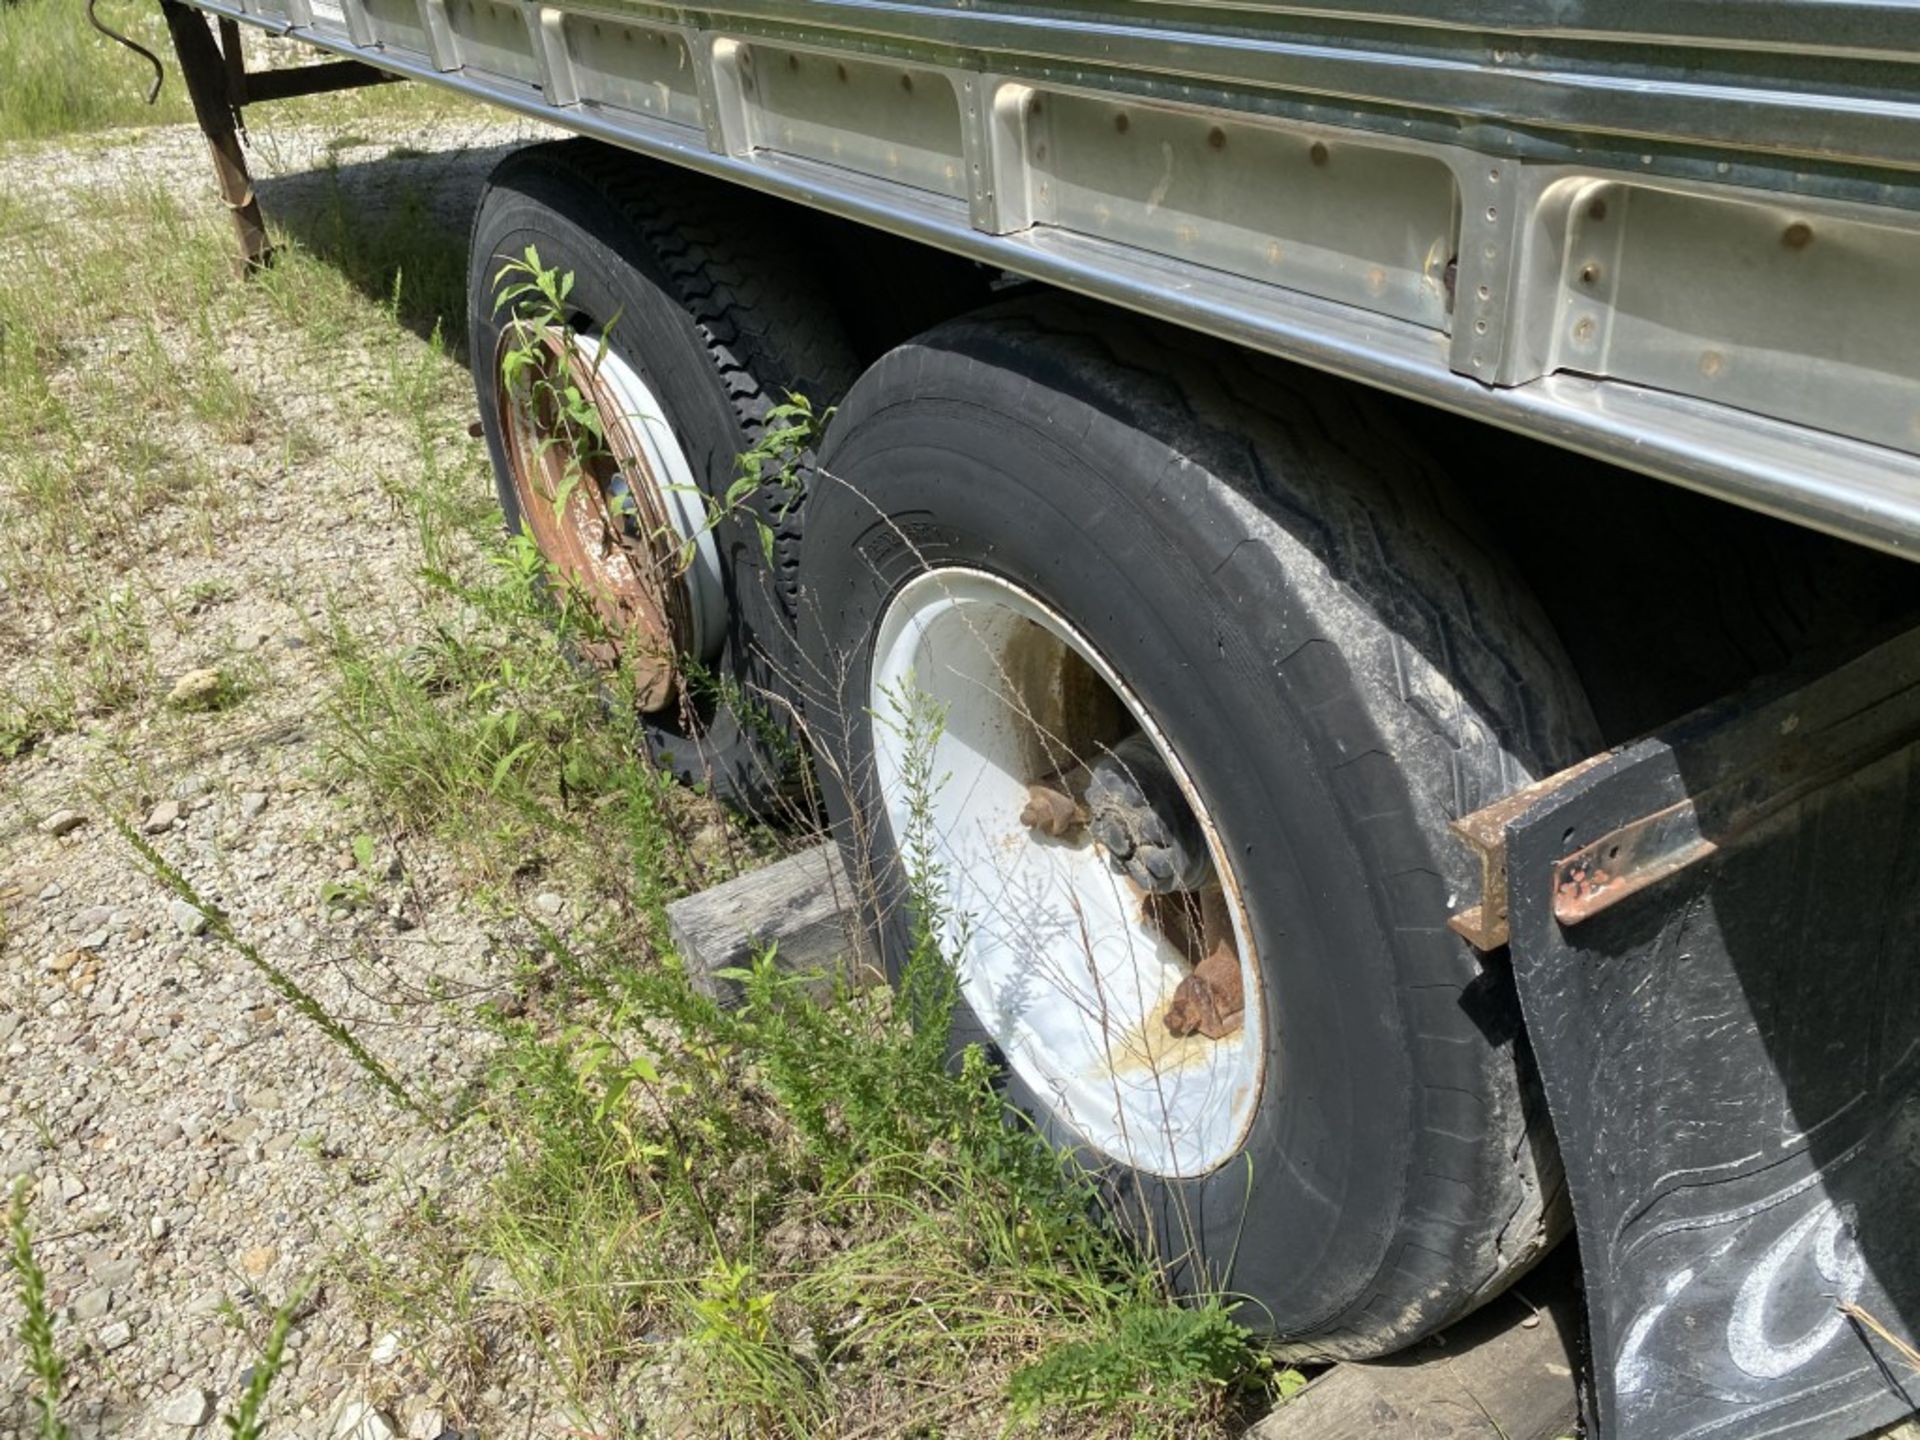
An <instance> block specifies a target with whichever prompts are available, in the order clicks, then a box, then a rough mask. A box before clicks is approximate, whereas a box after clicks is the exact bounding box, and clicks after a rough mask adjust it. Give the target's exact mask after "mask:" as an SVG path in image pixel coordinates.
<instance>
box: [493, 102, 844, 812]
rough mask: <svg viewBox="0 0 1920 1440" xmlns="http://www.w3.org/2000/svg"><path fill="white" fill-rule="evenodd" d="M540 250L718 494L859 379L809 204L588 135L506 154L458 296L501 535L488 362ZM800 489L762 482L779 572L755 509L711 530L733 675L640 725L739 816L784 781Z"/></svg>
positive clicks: (507, 504)
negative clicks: (793, 204) (783, 409)
mask: <svg viewBox="0 0 1920 1440" xmlns="http://www.w3.org/2000/svg"><path fill="white" fill-rule="evenodd" d="M529 245H532V246H535V247H537V248H538V250H539V254H540V261H541V264H542V265H544V266H548V267H553V268H556V269H559V270H561V271H563V272H564V271H570V272H572V274H573V276H574V286H573V289H572V291H571V293H570V294H569V296H568V303H569V305H570V306H572V307H575V309H576V310H577V317H575V316H570V317H569V318H570V319H573V318H578V319H579V320H580V321H583V322H593V323H594V324H597V325H607V324H608V323H609V322H614V323H612V326H611V329H610V330H609V332H608V335H609V344H610V347H611V348H612V349H613V350H615V351H617V352H618V353H619V354H620V355H621V356H622V358H624V359H625V360H627V361H628V362H629V363H631V364H632V365H633V366H634V367H635V368H636V369H637V370H638V371H639V373H640V375H641V377H642V379H644V380H645V381H646V382H647V384H648V386H649V388H650V389H652V390H653V392H654V393H655V394H656V395H658V396H659V397H660V400H661V403H662V405H663V406H664V407H665V409H666V412H667V417H668V419H669V421H670V422H671V423H672V426H673V429H674V433H675V435H676V437H677V438H678V440H679V441H680V444H681V447H682V449H683V450H684V451H685V453H686V454H687V456H688V458H689V460H690V462H691V464H692V468H693V472H694V475H695V478H696V480H697V481H698V482H699V483H700V484H701V486H702V487H703V488H704V489H705V490H706V491H707V493H708V495H709V496H715V497H717V496H721V495H723V494H724V493H725V492H726V490H727V487H728V486H729V484H730V483H731V482H732V481H733V480H734V478H735V476H736V475H737V474H738V473H739V470H738V457H739V455H740V454H741V453H742V452H744V451H745V450H747V449H748V448H750V447H751V446H752V445H753V444H754V443H756V442H757V441H758V439H759V438H760V436H761V434H762V432H763V430H764V428H765V425H766V422H767V417H768V413H769V412H770V411H771V410H772V408H773V407H774V406H776V405H778V404H780V403H782V402H783V401H785V400H786V398H787V396H788V394H789V393H793V394H798V395H804V396H806V397H807V398H808V399H809V400H811V401H812V402H814V404H815V405H816V406H817V407H819V409H821V410H822V411H824V410H825V409H826V408H827V407H829V406H831V405H832V404H833V403H834V402H836V401H837V400H838V399H839V397H840V396H841V394H842V393H844V391H845V390H846V388H847V386H848V385H850V384H851V383H852V381H853V377H854V376H855V375H857V374H858V373H859V364H858V361H857V359H856V358H855V354H854V350H853V347H852V345H851V343H850V342H849V341H848V339H847V336H846V332H845V330H844V328H843V327H842V325H841V323H840V320H839V317H838V315H837V313H836V311H835V309H834V306H833V305H832V304H831V302H830V301H829V299H828V298H827V296H826V294H825V293H824V290H823V289H822V287H821V285H820V283H819V276H820V275H821V274H822V273H823V272H824V268H825V264H826V259H825V257H824V256H823V255H822V254H821V253H819V251H818V250H817V249H816V247H815V237H814V234H813V231H812V229H811V227H810V225H809V223H808V219H807V217H806V216H805V214H804V213H800V212H795V211H792V210H791V209H789V208H786V207H781V206H778V205H777V204H776V203H775V202H772V201H767V200H764V199H763V198H761V197H759V196H755V195H753V194H752V193H751V192H747V191H743V190H740V189H738V188H737V187H734V186H728V185H723V184H720V183H718V182H716V181H712V180H709V179H706V178H705V177H702V176H698V175H693V174H689V173H687V172H684V171H680V170H676V169H673V168H671V167H667V166H661V165H656V164H654V163H652V162H649V161H646V160H643V159H639V158H637V157H635V156H631V155H627V154H624V153H622V152H619V151H614V150H610V149H608V148H607V147H605V146H602V145H597V144H594V143H593V142H590V141H585V140H563V141H558V142H555V143H551V144H542V145H534V146H530V147H528V148H527V149H524V150H518V151H515V152H514V153H513V154H512V155H509V156H508V157H507V158H506V159H505V160H503V161H502V162H501V163H500V165H499V166H498V167H497V168H496V169H495V170H494V172H493V174H492V175H491V176H490V177H489V179H488V181H487V188H486V191H485V193H484V194H483V195H482V197H481V201H480V206H479V209H478V212H477V213H476V215H475V218H474V225H473V234H472V240H471V247H470V251H469V254H470V262H469V266H468V293H467V301H468V325H469V331H468V333H469V336H470V343H471V347H472V366H473V373H474V384H475V389H476V391H477V393H478V396H479V401H480V418H481V424H482V427H483V430H484V433H485V435H486V440H487V448H488V451H489V453H490V455H491V457H492V460H493V467H494V475H495V477H496V480H497V482H498V489H499V493H500V503H501V507H502V509H503V510H504V511H505V514H506V520H507V524H508V526H509V528H518V526H519V525H520V523H521V516H520V511H519V501H518V497H517V495H516V493H515V490H514V486H513V484H512V482H511V480H510V479H509V471H508V467H507V457H506V453H505V449H504V442H503V427H502V420H501V416H500V413H499V393H498V388H497V384H496V377H495V374H494V365H495V363H496V361H495V354H496V349H497V345H498V340H499V335H500V331H501V328H502V325H503V323H504V319H505V317H504V316H503V315H501V314H499V313H497V312H496V306H495V296H496V294H497V283H498V282H497V279H496V277H497V275H498V273H499V270H500V267H501V265H502V264H503V263H504V262H505V261H507V260H509V259H516V260H517V259H519V258H520V257H521V256H522V255H523V254H524V253H525V251H526V249H527V247H528V246H529ZM615 317H617V321H616V319H615ZM810 464H811V457H810V456H806V457H803V460H802V464H801V466H800V469H799V472H798V473H797V474H796V475H795V476H793V477H792V483H793V486H795V487H797V488H799V489H800V490H801V491H802V492H804V486H805V484H806V477H807V473H808V471H809V469H810ZM792 501H793V496H792V494H791V492H790V490H788V491H783V490H780V489H777V488H776V487H775V486H774V485H771V484H769V485H766V486H763V487H762V488H761V489H760V490H759V491H758V492H757V493H755V494H754V495H752V496H750V497H748V505H749V508H750V509H751V511H752V513H753V514H754V515H755V516H757V517H758V519H759V521H760V522H761V523H764V524H765V525H768V526H770V527H771V528H772V530H773V534H774V544H773V555H772V564H771V565H770V566H769V565H768V564H767V563H766V562H765V559H764V554H765V551H764V547H763V545H762V543H761V539H760V531H759V528H758V526H757V525H756V524H754V523H752V522H751V521H749V520H748V519H747V518H746V517H745V516H744V515H741V516H736V517H734V518H728V519H724V520H722V522H721V523H720V524H719V525H718V526H717V527H716V531H715V538H716V540H717V541H718V542H719V545H720V549H721V558H722V563H723V567H724V569H725V573H726V582H727V592H728V593H727V599H728V602H729V610H730V621H729V627H728V635H727V641H726V647H725V650H724V651H723V653H722V654H721V656H720V657H719V659H718V661H717V662H716V665H715V667H714V668H715V671H716V673H717V674H719V675H720V676H723V677H725V679H726V680H728V681H731V682H732V684H731V685H728V686H726V687H725V691H726V693H725V694H721V695H717V696H716V695H712V694H709V695H707V696H705V697H702V699H701V700H700V702H699V704H698V706H697V708H696V709H695V712H694V713H691V714H689V713H687V710H688V707H685V706H680V707H677V708H676V709H674V710H670V711H666V712H662V713H660V714H657V715H651V716H647V717H644V721H645V725H646V729H647V736H648V744H649V747H650V749H651V750H652V751H653V752H654V754H655V755H656V756H657V757H658V758H659V760H660V761H661V763H662V764H664V765H666V766H667V767H668V768H670V769H672V770H673V771H675V772H676V773H677V774H679V775H680V776H681V777H682V778H684V779H688V780H694V781H703V782H705V783H708V784H710V785H711V786H712V787H713V788H714V790H715V791H716V792H717V793H720V794H722V795H724V796H726V797H727V798H729V799H732V800H733V801H735V802H736V803H738V804H741V805H743V806H745V807H748V808H759V807H761V806H764V805H766V804H768V803H769V802H770V801H771V798H772V796H773V794H774V792H775V791H776V790H777V789H778V787H779V785H780V783H781V781H782V779H783V769H784V766H783V764H782V759H781V755H780V752H781V750H782V749H783V748H785V747H784V746H783V744H782V741H781V736H780V732H781V730H782V728H783V726H784V722H785V716H786V714H787V711H786V709H785V708H784V706H783V704H782V701H783V699H784V696H785V694H786V692H787V689H788V688H789V679H788V677H789V676H790V674H791V670H792V666H793V659H794V657H793V655H792V653H791V652H792V642H791V636H792V615H793V597H794V591H795V585H796V571H797V566H798V563H799V526H800V518H801V515H802V513H803V512H802V509H801V507H800V506H799V505H797V504H794V503H792ZM730 696H739V697H744V703H735V701H734V700H732V699H730V698H729V697H730ZM742 712H745V713H742Z"/></svg>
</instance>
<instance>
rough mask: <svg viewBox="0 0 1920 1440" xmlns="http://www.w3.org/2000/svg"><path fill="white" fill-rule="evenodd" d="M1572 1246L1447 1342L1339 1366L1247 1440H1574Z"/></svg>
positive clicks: (1576, 1306)
mask: <svg viewBox="0 0 1920 1440" xmlns="http://www.w3.org/2000/svg"><path fill="white" fill-rule="evenodd" d="M1572 1248H1573V1247H1572V1246H1571V1245H1570V1244H1569V1245H1566V1246H1563V1247H1562V1248H1561V1252H1560V1254H1559V1255H1557V1256H1555V1257H1553V1259H1552V1260H1550V1261H1549V1262H1548V1264H1547V1265H1546V1266H1543V1267H1542V1269H1541V1270H1540V1271H1536V1272H1535V1273H1534V1274H1533V1275H1532V1276H1530V1277H1528V1278H1527V1279H1524V1280H1522V1281H1521V1282H1520V1285H1519V1289H1518V1292H1515V1291H1508V1292H1507V1294H1505V1295H1502V1296H1501V1297H1500V1298H1499V1299H1497V1300H1494V1301H1493V1302H1492V1303H1491V1304H1489V1305H1487V1306H1485V1307H1484V1308H1483V1309H1481V1310H1479V1311H1477V1312H1476V1313H1475V1314H1473V1315H1470V1316H1468V1317H1467V1318H1466V1319H1465V1320H1463V1321H1461V1322H1460V1323H1459V1324H1457V1325H1455V1326H1453V1327H1452V1328H1451V1329H1449V1330H1447V1331H1446V1332H1445V1333H1444V1335H1442V1336H1441V1337H1439V1341H1438V1342H1436V1341H1428V1342H1426V1343H1425V1344H1422V1345H1418V1346H1415V1347H1414V1349H1413V1350H1412V1351H1410V1352H1408V1353H1407V1354H1405V1355H1396V1356H1393V1357H1391V1358H1390V1359H1386V1360H1372V1361H1367V1362H1366V1363H1364V1364H1360V1363H1348V1364H1344V1365H1336V1366H1334V1368H1333V1369H1331V1370H1329V1371H1327V1373H1326V1374H1324V1375H1322V1376H1320V1377H1319V1378H1318V1379H1316V1380H1315V1381H1314V1382H1313V1383H1312V1384H1311V1385H1309V1386H1307V1388H1306V1389H1304V1390H1302V1391H1301V1392H1300V1393H1299V1394H1298V1395H1296V1396H1294V1398H1293V1399H1292V1400H1290V1401H1288V1402H1287V1403H1286V1404H1285V1405H1282V1406H1280V1407H1279V1408H1278V1409H1276V1410H1275V1411H1274V1412H1273V1413H1272V1414H1270V1415H1268V1416H1267V1417H1266V1418H1265V1419H1264V1420H1262V1421H1260V1422H1259V1423H1258V1424H1257V1425H1255V1426H1254V1427H1253V1428H1252V1430H1250V1431H1249V1432H1248V1440H1558V1437H1560V1436H1563V1435H1572V1434H1573V1433H1574V1422H1575V1418H1576V1416H1577V1413H1578V1402H1577V1400H1576V1397H1575V1391H1574V1383H1575V1382H1574V1375H1575V1373H1576V1371H1577V1369H1578V1366H1577V1364H1576V1361H1577V1358H1578V1348H1577V1347H1578V1343H1579V1339H1578V1337H1579V1335H1580V1326H1581V1317H1580V1301H1579V1294H1578V1291H1576V1290H1575V1288H1574V1284H1573V1256H1572V1254H1571V1253H1570V1252H1571V1251H1572ZM1522 1295H1524V1296H1526V1297H1527V1298H1526V1299H1522V1298H1521V1296H1522ZM1528 1300H1531V1301H1532V1302H1533V1303H1532V1304H1529V1303H1527V1301H1528ZM1536 1305H1537V1306H1538V1307H1539V1308H1538V1309H1535V1308H1534V1307H1535V1306H1536Z"/></svg>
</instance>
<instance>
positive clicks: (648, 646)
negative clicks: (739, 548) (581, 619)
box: [495, 322, 726, 711]
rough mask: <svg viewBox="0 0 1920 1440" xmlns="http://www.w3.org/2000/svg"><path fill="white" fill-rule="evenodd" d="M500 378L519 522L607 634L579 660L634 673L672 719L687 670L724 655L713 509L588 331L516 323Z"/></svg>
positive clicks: (506, 340) (645, 390)
mask: <svg viewBox="0 0 1920 1440" xmlns="http://www.w3.org/2000/svg"><path fill="white" fill-rule="evenodd" d="M529 345H530V346H531V348H532V349H533V351H534V362H533V363H532V364H531V365H528V366H526V367H524V368H523V370H522V371H521V374H522V375H523V376H524V377H525V378H523V379H522V380H520V381H519V382H518V383H517V384H514V385H511V386H510V385H509V384H508V382H507V380H506V378H505V376H506V369H505V363H504V362H505V360H506V357H507V354H508V351H509V349H511V348H514V347H520V346H529ZM495 373H496V374H498V375H500V376H501V380H500V414H501V416H502V419H503V421H504V424H505V429H506V436H505V438H506V451H507V458H508V464H509V468H510V470H511V473H512V480H513V486H514V491H515V494H516V496H517V497H518V499H519V507H520V515H521V518H522V521H523V523H524V524H525V525H526V527H527V529H528V531H529V532H530V533H531V534H532V536H533V539H534V543H535V544H536V545H538V546H539V548H540V553H541V554H542V555H544V556H545V557H546V558H547V560H548V561H549V562H550V563H551V564H552V565H553V567H554V569H555V570H556V571H557V572H558V574H559V576H560V578H561V579H562V581H563V582H564V583H565V584H566V585H567V586H569V587H571V588H572V589H574V590H575V591H577V592H578V593H579V594H580V596H581V597H582V598H583V599H584V600H585V601H586V603H587V605H588V606H589V607H590V609H591V611H592V613H593V615H594V617H595V619H596V620H597V622H598V629H599V633H598V634H596V635H595V636H593V637H591V638H590V639H589V640H588V641H586V642H585V643H584V644H583V645H582V646H581V649H582V651H583V653H584V654H585V655H586V656H587V658H588V659H590V660H592V661H593V662H594V663H596V664H599V665H602V666H604V667H606V668H608V669H615V668H618V669H621V670H624V672H625V673H626V675H627V676H628V677H629V679H630V680H631V682H632V684H633V686H634V693H635V698H636V702H637V703H638V705H639V707H640V708H641V709H642V710H645V711H658V710H662V709H665V708H666V707H667V706H668V705H670V704H671V703H672V702H673V700H674V699H675V697H676V695H677V694H678V693H679V682H680V670H681V662H682V660H683V658H684V657H688V656H691V657H693V658H695V659H699V660H709V659H712V658H713V657H714V656H715V655H716V654H717V653H718V652H719V650H720V647H721V645H722V643H723V642H724V639H725V631H726V598H725V590H724V586H723V585H722V582H721V572H720V560H719V554H718V550H717V548H716V546H715V545H714V541H713V536H712V533H711V525H710V523H709V521H708V517H707V510H706V505H705V502H704V500H703V499H702V497H701V492H700V490H699V487H698V486H697V485H696V484H695V482H694V478H693V472H692V467H691V466H690V465H689V463H688V461H687V458H686V455H685V453H684V452H683V451H682V450H681V448H680V444H679V442H678V440H677V439H676V438H675V436H674V433H673V429H672V426H671V425H670V424H669V423H668V421H667V418H666V414H665V411H664V409H663V408H662V407H661V405H660V402H659V400H658V398H657V397H656V396H655V395H654V393H653V391H652V390H651V388H649V387H648V385H647V384H646V382H645V381H644V380H642V379H641V377H640V375H639V373H638V371H636V370H635V369H634V367H633V366H632V365H630V364H629V363H628V362H627V361H626V360H625V359H623V358H622V357H621V356H620V355H619V354H618V353H616V352H615V351H614V350H613V349H612V348H611V347H610V346H609V345H607V344H606V343H605V338H604V336H602V335H597V334H595V333H593V332H590V331H589V332H583V333H579V334H575V333H573V332H570V331H565V330H562V329H560V328H558V327H554V326H546V327H541V328H540V329H539V331H538V332H533V331H532V329H531V327H530V326H528V325H526V324H525V323H524V322H516V323H515V324H514V325H510V326H509V327H507V329H506V330H505V331H504V332H503V333H502V335H501V339H500V352H499V363H497V364H496V366H495Z"/></svg>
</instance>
